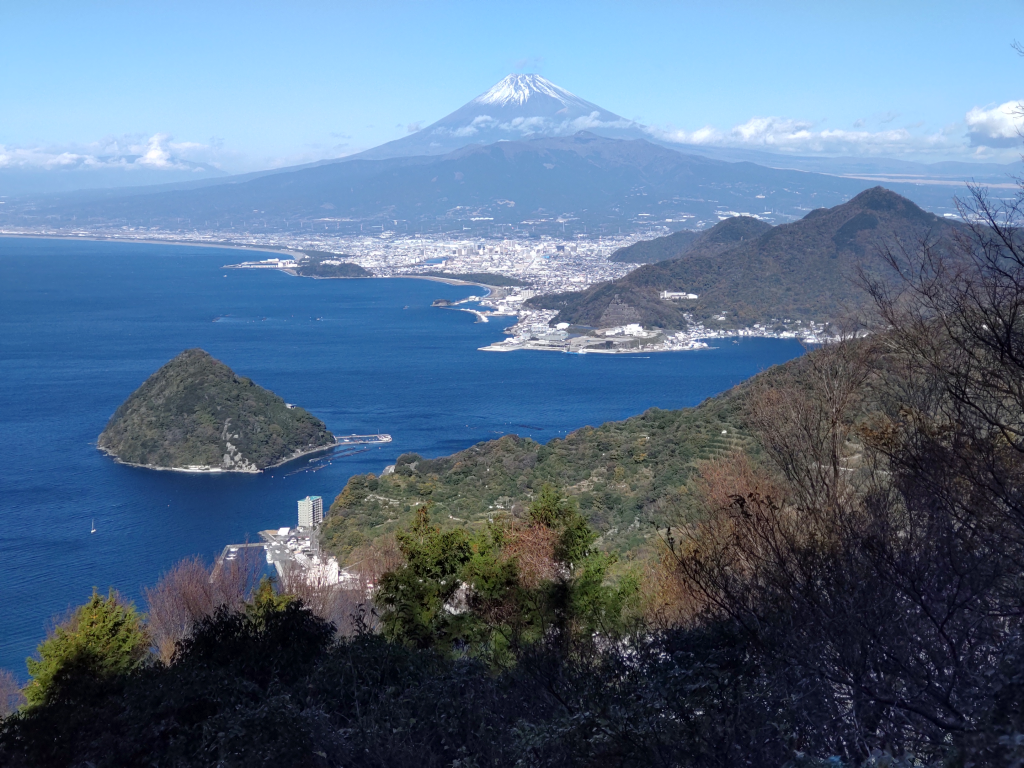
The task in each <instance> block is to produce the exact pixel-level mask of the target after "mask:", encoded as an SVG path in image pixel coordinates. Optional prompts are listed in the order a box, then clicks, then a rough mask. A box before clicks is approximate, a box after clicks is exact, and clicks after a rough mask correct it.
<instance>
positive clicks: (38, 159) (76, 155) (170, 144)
mask: <svg viewBox="0 0 1024 768" xmlns="http://www.w3.org/2000/svg"><path fill="white" fill-rule="evenodd" d="M222 154H223V152H222V148H221V147H220V145H219V142H216V141H212V142H211V143H210V144H200V143H197V142H190V141H181V142H176V141H174V139H173V138H172V137H171V136H169V135H168V134H166V133H156V134H153V135H152V136H149V137H146V136H141V135H137V136H121V137H109V138H106V139H102V140H101V141H96V142H92V143H89V144H74V145H70V146H54V145H49V146H46V145H38V146H4V145H0V168H3V169H21V170H39V171H48V170H97V169H102V168H121V169H124V170H128V171H130V170H132V169H147V170H174V171H194V172H196V173H202V172H203V171H204V170H207V169H209V168H220V163H219V162H218V159H219V157H220V156H221V155H222Z"/></svg>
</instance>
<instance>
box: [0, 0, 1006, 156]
mask: <svg viewBox="0 0 1024 768" xmlns="http://www.w3.org/2000/svg"><path fill="white" fill-rule="evenodd" d="M1015 39H1020V40H1021V41H1022V42H1024V2H1020V1H1018V0H1012V1H1010V0H1001V1H998V2H997V1H994V0H993V1H991V2H987V1H986V0H972V1H971V2H956V3H953V2H949V3H947V2H903V1H896V2H894V1H893V0H890V1H889V2H877V3H876V2H844V3H837V2H818V3H799V2H792V3H768V2H763V1H762V2H715V3H711V2H700V3H696V2H695V3H686V2H683V3H644V2H629V3H626V2H585V3H553V2H546V3H522V2H520V3H498V2H490V3H480V2H474V3H456V2H404V3H398V2H373V3H366V2H363V3H358V4H357V3H317V2H292V3H274V4H270V3H258V2H246V3H231V2H213V3H211V2H204V3H189V2H175V3H161V4H157V3H118V2H104V3H88V2H78V3H66V4H63V3H46V2H39V3H15V2H3V3H0V72H2V75H0V166H2V165H3V164H4V163H7V165H8V166H10V165H11V164H16V163H22V164H24V165H26V166H28V165H32V164H33V163H35V164H37V165H39V166H40V167H43V166H45V165H46V163H47V162H49V163H51V164H52V163H53V162H54V160H53V159H54V158H59V157H61V155H62V153H64V154H65V155H68V156H71V155H79V156H90V157H91V156H95V157H97V158H102V157H110V156H116V155H117V154H118V153H126V152H135V153H142V154H144V155H145V154H146V153H148V156H150V157H151V158H152V160H153V164H154V166H155V167H157V166H159V165H160V163H162V162H163V163H171V164H173V163H174V162H176V161H177V159H179V158H180V159H186V160H189V161H192V162H207V163H212V164H215V165H218V166H219V167H222V168H224V169H225V170H228V171H233V172H234V171H243V170H252V169H257V168H265V167H272V166H280V165H289V164H294V163H298V162H305V161H309V160H315V159H319V158H323V157H335V156H340V155H344V154H350V153H352V152H355V151H358V150H361V149H365V148H368V147H371V146H374V145H376V144H379V143H382V142H384V141H388V140H390V139H394V138H398V137H400V136H403V135H405V134H406V132H407V131H408V130H409V128H410V126H415V125H417V124H419V125H426V124H428V123H430V122H432V121H434V120H436V119H438V118H440V117H442V116H444V115H445V114H447V113H448V112H450V111H452V110H454V109H456V108H458V107H459V106H461V105H462V104H463V103H465V102H466V101H468V100H469V99H471V98H473V97H474V96H476V95H478V94H480V93H481V92H483V91H485V90H487V89H488V88H489V87H490V86H491V85H493V84H494V83H495V82H496V81H497V80H499V79H501V78H502V77H503V76H505V75H506V74H508V73H510V72H515V71H522V72H538V73H540V74H542V75H544V76H545V77H547V78H548V79H550V80H552V81H553V82H555V83H557V84H559V85H561V86H562V87H564V88H567V89H568V90H570V91H573V92H574V93H576V94H578V95H580V96H582V97H583V98H585V99H588V100H590V101H592V102H595V103H597V104H599V105H601V106H602V107H604V108H605V109H608V110H611V111H612V112H616V113H618V114H620V115H622V116H624V117H627V118H632V119H636V120H638V121H640V122H643V123H645V124H647V125H650V126H653V127H654V128H656V129H658V130H659V131H661V132H663V133H664V135H666V136H676V137H678V138H680V139H682V140H686V141H704V142H708V143H724V144H735V145H737V146H751V147H755V146H756V147H758V148H765V147H767V148H768V149H774V150H777V151H787V152H799V153H800V154H814V153H818V152H826V153H832V154H836V153H840V154H884V155H887V156H899V157H906V158H911V159H924V160H943V159H971V158H974V159H994V160H1000V161H1003V162H1010V161H1013V160H1015V159H1018V157H1019V149H1018V145H1019V144H1020V143H1021V142H1020V141H1019V139H1018V138H1017V137H1016V135H1015V133H1014V126H1015V121H1016V118H1015V117H1014V116H1013V115H1012V114H1011V113H1012V107H1004V106H1001V105H1007V104H1011V103H1012V102H1015V101H1016V100H1018V99H1022V98H1024V58H1021V57H1020V56H1018V55H1017V53H1016V52H1015V51H1014V50H1013V49H1012V48H1011V45H1012V43H1013V42H1014V40H1015ZM969 132H971V135H970V136H969V135H968V134H969ZM4 158H6V160H5V159H4Z"/></svg>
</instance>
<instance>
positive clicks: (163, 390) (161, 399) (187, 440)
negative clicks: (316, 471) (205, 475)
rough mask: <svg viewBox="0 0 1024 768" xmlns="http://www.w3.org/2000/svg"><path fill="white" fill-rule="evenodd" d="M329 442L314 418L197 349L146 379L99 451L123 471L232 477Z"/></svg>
mask: <svg viewBox="0 0 1024 768" xmlns="http://www.w3.org/2000/svg"><path fill="white" fill-rule="evenodd" d="M334 443H335V440H334V435H332V434H331V433H330V432H328V431H327V428H326V427H325V426H324V423H323V422H322V421H320V419H318V418H316V417H315V416H312V415H311V414H310V413H308V412H307V411H305V410H303V409H302V408H296V407H293V406H289V405H288V404H287V403H285V401H284V400H282V399H281V398H280V397H278V396H277V395H275V394H274V393H273V392H270V391H269V390H266V389H264V388H263V387H260V386H258V385H257V384H255V383H253V381H252V380H251V379H247V378H245V377H243V376H237V375H236V374H235V373H234V371H232V370H231V369H230V368H228V367H227V366H226V365H224V363H222V362H220V361H219V360H215V359H214V358H213V357H211V356H210V355H209V353H207V352H204V351H203V350H201V349H189V350H186V351H184V352H182V353H181V354H180V355H178V356H177V357H175V358H174V359H173V360H171V361H170V362H169V363H167V364H166V365H164V366H163V367H162V368H160V370H158V371H157V372H156V373H154V374H153V375H152V376H150V377H149V378H148V379H146V381H145V382H144V383H143V384H142V386H140V387H139V388H138V389H137V390H135V391H134V392H133V393H132V394H131V396H129V398H128V399H127V400H125V402H124V403H122V404H121V406H120V407H119V408H118V409H117V410H116V411H115V412H114V415H113V416H111V418H110V422H109V423H108V424H107V427H106V429H104V430H103V433H102V434H101V435H100V436H99V440H98V446H99V448H100V449H101V450H103V451H104V452H106V453H109V454H110V455H112V456H115V457H116V458H118V459H120V460H121V461H123V462H126V463H129V464H137V465H141V466H145V467H151V468H154V469H206V470H220V471H235V472H256V471H259V470H261V469H265V468H266V467H269V466H272V465H274V464H278V463H281V462H283V461H287V460H288V459H290V458H293V457H295V456H298V455H301V454H302V453H305V452H309V451H312V450H316V449H318V448H324V447H329V446H331V445H334Z"/></svg>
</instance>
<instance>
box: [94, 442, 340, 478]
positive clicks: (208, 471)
mask: <svg viewBox="0 0 1024 768" xmlns="http://www.w3.org/2000/svg"><path fill="white" fill-rule="evenodd" d="M339 445H342V443H341V442H340V441H339V440H338V438H337V437H335V438H334V442H333V443H331V444H330V445H321V446H319V447H318V448H310V449H309V450H306V451H298V452H296V453H293V454H292V455H291V456H288V457H287V458H284V459H281V461H278V462H277V463H275V464H268V465H267V466H266V467H263V469H224V468H223V467H204V466H199V465H191V466H188V467H161V466H157V465H156V464H138V463H135V462H132V461H124V460H122V459H121V458H120V457H118V456H116V455H115V454H113V453H111V452H110V451H109V450H107V449H106V448H102V447H100V446H99V445H97V446H96V448H97V450H99V451H100V452H101V453H103V454H105V455H106V456H109V457H110V458H112V459H113V460H114V462H115V463H117V464H121V465H123V466H126V467H136V468H138V469H154V470H156V471H158V472H184V473H186V474H189V475H227V474H230V473H236V474H240V475H258V474H260V473H262V472H265V471H266V470H268V469H275V468H277V467H280V466H282V465H284V464H287V463H288V462H290V461H295V460H296V459H301V458H303V457H304V456H311V455H312V454H314V453H322V452H323V451H329V450H331V449H332V448H337V447H338V446H339Z"/></svg>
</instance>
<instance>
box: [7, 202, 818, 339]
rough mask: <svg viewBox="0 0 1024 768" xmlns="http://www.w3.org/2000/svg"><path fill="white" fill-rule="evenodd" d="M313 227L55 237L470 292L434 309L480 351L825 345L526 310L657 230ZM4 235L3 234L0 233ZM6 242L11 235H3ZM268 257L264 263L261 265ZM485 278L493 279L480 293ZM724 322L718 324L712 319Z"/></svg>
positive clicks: (783, 322) (657, 226)
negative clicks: (499, 334)
mask: <svg viewBox="0 0 1024 768" xmlns="http://www.w3.org/2000/svg"><path fill="white" fill-rule="evenodd" d="M739 215H742V216H751V217H754V218H761V217H760V216H759V215H757V214H750V213H745V212H737V211H731V210H722V211H719V212H718V215H717V216H716V217H715V218H714V219H713V220H709V221H703V220H700V221H698V220H696V219H694V220H687V221H685V222H677V223H676V226H678V224H679V223H683V224H684V225H685V226H687V227H690V228H694V229H703V228H706V227H709V226H712V225H713V224H716V223H718V221H720V220H724V219H726V218H730V217H732V216H739ZM322 224H323V226H324V230H322V231H318V230H316V229H315V228H314V227H312V226H311V227H310V229H308V230H305V231H302V232H298V233H296V232H283V233H282V232H271V233H260V232H237V231H224V232H221V231H200V230H193V231H191V232H189V231H178V232H171V231H168V230H160V229H156V228H154V229H147V228H144V227H130V226H126V227H120V228H112V229H110V230H104V229H96V228H89V229H82V230H81V231H77V230H61V232H60V234H61V236H64V237H81V238H83V239H84V238H89V239H109V240H128V241H154V242H167V243H170V242H174V243H181V244H190V245H202V246H211V247H222V248H230V249H237V250H240V251H243V252H244V251H249V252H253V255H254V256H256V255H257V253H259V252H262V254H260V255H267V258H253V259H248V260H241V261H239V262H238V263H235V264H227V265H225V267H226V268H232V269H271V270H280V271H284V272H287V273H289V274H292V275H297V274H299V271H298V270H299V269H300V268H301V267H302V266H303V265H304V264H307V263H309V262H310V260H311V259H313V258H315V259H316V260H317V262H318V263H319V264H320V265H321V266H325V267H330V266H340V265H343V264H355V265H358V266H359V267H361V268H362V269H364V270H366V273H368V275H369V276H372V277H379V278H390V277H419V278H425V279H431V280H438V281H441V282H452V283H460V282H464V283H470V284H473V285H482V286H484V287H485V289H486V290H485V292H484V294H483V295H479V296H470V297H468V298H466V299H463V300H460V301H446V300H439V301H437V302H435V306H439V307H443V308H446V309H455V310H461V311H465V312H470V313H472V314H473V315H475V317H476V319H477V321H478V322H488V321H489V320H490V319H492V318H494V319H496V320H499V321H500V320H502V319H504V320H506V321H510V322H508V324H507V326H506V327H505V329H504V335H505V336H506V338H504V339H500V340H498V341H495V342H494V343H492V344H489V345H487V346H485V347H481V349H482V350H483V351H489V352H510V351H515V350H526V349H530V350H547V351H557V352H567V353H580V354H587V353H603V354H618V353H638V352H644V353H648V352H669V351H692V350H700V349H706V348H708V346H709V344H708V342H709V341H711V340H714V339H722V338H729V339H738V338H744V337H770V338H795V339H799V340H802V341H804V342H807V343H812V344H813V343H820V342H822V341H825V340H827V339H828V338H829V334H828V331H827V326H826V325H825V324H823V323H815V322H803V323H801V322H799V321H791V320H789V319H786V318H778V319H772V320H771V321H770V322H766V323H758V324H755V325H752V326H751V327H747V328H738V329H728V330H722V329H716V328H708V327H706V326H705V325H704V324H703V323H701V322H700V321H698V320H696V319H694V318H692V317H690V316H688V315H687V316H686V317H687V320H688V327H687V329H686V330H685V331H677V332H670V331H663V330H659V329H649V328H642V327H641V326H639V325H637V324H635V323H628V322H624V323H622V324H620V325H613V326H610V327H607V328H577V327H569V326H568V325H567V324H564V323H560V324H558V326H557V327H552V326H551V321H552V320H553V319H554V317H555V316H556V315H557V312H555V311H553V310H545V309H536V308H533V307H530V306H529V305H528V304H526V302H527V300H528V299H530V298H532V297H534V296H538V295H544V294H552V293H561V292H566V291H582V290H585V289H587V288H589V287H590V286H592V285H595V284H597V283H602V282H606V281H610V280H615V279H617V278H620V277H623V276H624V275H626V274H628V273H629V272H631V271H633V270H634V269H636V268H637V267H638V266H640V265H638V264H631V263H626V262H617V261H611V260H610V258H609V257H610V256H611V255H612V254H613V253H614V252H615V251H616V250H618V249H619V248H623V247H626V246H629V245H632V244H633V243H635V242H637V241H639V240H645V239H651V238H654V237H660V236H663V235H667V234H670V233H671V231H672V230H671V229H670V228H669V225H667V224H665V223H661V222H659V223H653V222H652V223H651V224H648V225H645V226H638V227H637V229H635V230H634V231H632V232H629V233H621V234H613V235H586V234H578V233H576V234H567V235H566V236H564V237H556V236H551V235H540V236H538V235H537V234H536V233H533V232H530V231H528V230H527V229H521V230H515V231H513V232H510V233H506V234H504V235H501V236H497V235H494V234H491V235H489V236H487V237H484V236H482V235H481V233H480V232H478V231H472V232H461V233H460V232H448V233H443V234H441V233H432V234H423V233H416V234H408V233H400V232H397V231H391V230H388V229H386V228H385V227H384V226H383V225H379V226H378V227H377V229H378V230H379V231H377V232H373V233H371V232H360V233H359V234H344V233H340V232H332V231H330V223H329V222H324V223H322ZM4 232H6V230H4ZM10 234H17V233H15V232H13V231H11V232H10ZM271 254H272V255H271ZM487 276H492V277H493V276H498V279H495V281H494V282H500V283H503V284H502V285H489V284H487V282H486V279H487ZM661 298H662V299H664V300H669V301H673V302H680V303H682V304H683V305H684V306H685V304H686V303H687V302H692V301H694V300H696V299H697V298H699V297H698V296H697V294H694V293H686V292H680V293H671V294H669V293H665V294H664V295H663V296H662V297H661ZM719 319H724V318H719Z"/></svg>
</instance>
